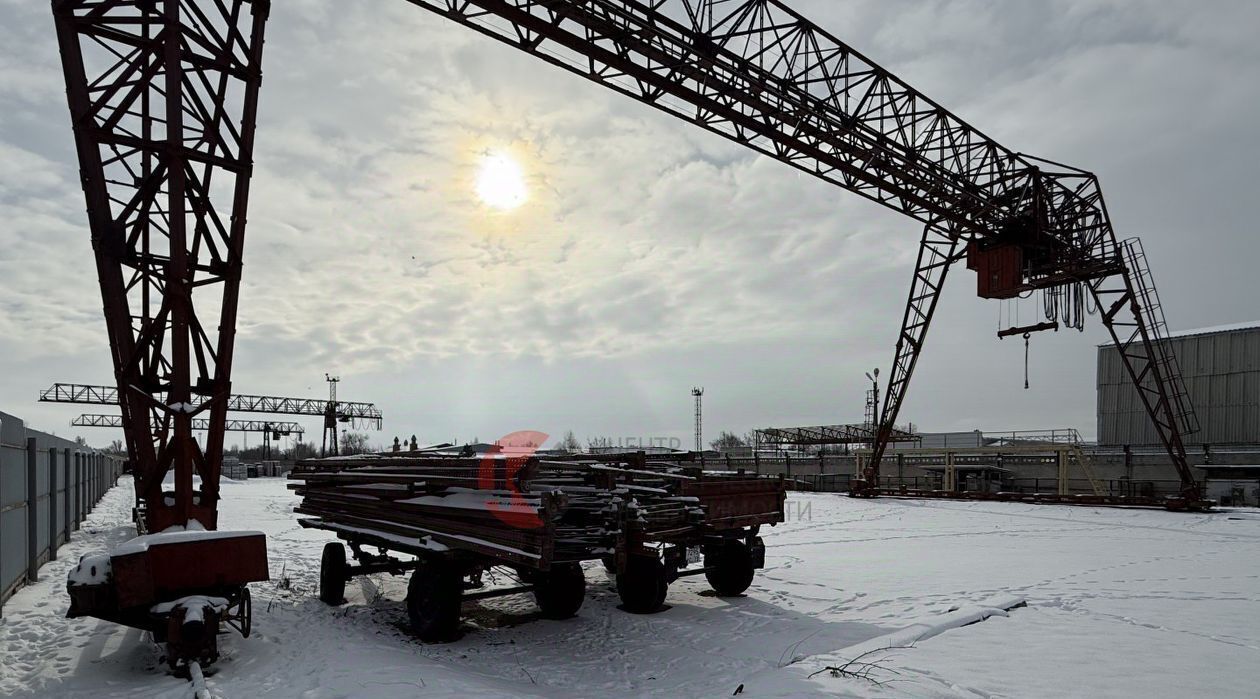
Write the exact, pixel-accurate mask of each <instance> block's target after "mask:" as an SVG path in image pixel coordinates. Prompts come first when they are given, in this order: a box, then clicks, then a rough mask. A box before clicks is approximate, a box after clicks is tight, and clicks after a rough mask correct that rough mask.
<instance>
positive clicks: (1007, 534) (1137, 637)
mask: <svg viewBox="0 0 1260 699" xmlns="http://www.w3.org/2000/svg"><path fill="white" fill-rule="evenodd" d="M130 488H131V484H130V482H129V481H127V480H124V481H123V482H122V483H121V484H120V486H119V487H118V488H115V489H114V490H113V491H111V492H110V493H109V494H107V495H106V497H105V499H104V500H103V501H102V502H101V504H100V505H98V507H97V509H96V511H95V512H94V513H93V515H92V516H91V517H90V518H89V520H88V522H87V525H86V527H85V529H84V530H82V531H80V532H77V533H76V534H75V540H74V542H73V543H71V544H70V545H69V546H67V547H65V548H63V549H62V551H61V554H60V557H59V560H58V561H56V562H54V563H51V564H49V565H47V566H45V567H44V568H43V569H42V570H41V573H40V576H41V577H40V581H39V582H38V583H37V584H35V585H33V586H30V587H28V588H26V589H23V590H21V591H20V592H18V594H17V595H15V596H14V597H13V598H12V599H11V600H10V601H9V602H8V603H7V604H6V605H5V606H4V610H3V614H4V617H3V619H0V653H2V656H0V657H2V658H3V662H0V696H6V697H7V696H57V697H93V698H96V697H120V698H121V697H126V698H128V699H131V698H136V699H140V698H156V697H162V698H169V699H176V698H179V699H183V698H185V697H189V696H191V689H190V685H189V684H188V682H186V681H184V680H180V679H176V678H174V677H171V676H169V675H167V674H166V672H165V665H163V664H161V663H160V662H159V661H160V650H159V649H157V648H156V647H155V646H154V645H153V644H151V643H149V642H148V641H147V640H146V639H145V638H144V637H143V634H141V633H140V632H138V631H134V630H130V629H124V628H121V627H117V626H114V625H112V624H108V623H105V622H99V621H96V620H91V619H74V620H69V619H65V618H64V615H65V610H66V607H67V605H68V600H67V598H66V593H65V583H64V581H65V575H66V572H67V571H68V570H69V569H70V568H72V567H73V566H74V564H75V563H76V562H77V559H78V556H79V555H80V554H82V553H86V552H89V551H91V550H94V549H96V548H99V547H104V546H109V545H115V544H118V543H120V542H121V541H123V540H125V539H126V538H128V537H129V535H130V531H129V527H128V526H127V521H128V518H129V517H130V509H131V505H132V502H131V494H130ZM294 502H295V498H294V496H293V495H292V494H291V493H290V492H289V491H288V490H286V489H285V483H284V481H282V480H280V479H255V480H251V481H248V482H232V481H225V482H224V484H223V501H222V503H221V507H222V509H223V511H222V514H221V522H223V523H224V524H225V525H226V526H232V527H238V528H243V529H244V528H247V529H258V530H262V531H264V532H266V533H267V535H268V537H269V540H268V546H269V554H270V558H271V574H272V578H273V580H272V581H271V582H269V583H258V584H255V585H254V586H253V593H254V610H255V611H254V614H255V618H254V635H253V636H251V637H250V638H249V639H242V638H240V637H238V636H224V637H222V639H221V648H222V650H223V653H224V657H223V658H222V659H221V660H220V662H219V663H217V664H216V665H214V666H213V667H212V668H210V671H209V673H208V676H207V684H208V686H209V688H210V689H211V691H212V692H213V693H214V694H215V695H216V696H221V697H404V696H425V697H429V696H434V697H444V696H449V697H455V696H459V697H508V696H559V697H589V696H601V697H630V696H655V697H721V696H731V695H732V693H733V692H734V691H735V690H736V688H738V687H739V686H740V685H743V687H744V689H743V692H742V693H741V694H740V696H741V697H770V696H773V697H811V696H857V697H1000V696H1009V697H1061V696H1092V697H1106V696H1116V697H1121V696H1124V697H1129V696H1142V697H1156V696H1169V697H1173V696H1176V697H1184V696H1217V697H1229V696H1239V697H1242V696H1255V691H1256V688H1257V687H1260V625H1258V624H1257V623H1256V622H1257V620H1260V564H1258V562H1260V510H1235V511H1233V512H1220V513H1214V514H1208V515H1193V514H1173V513H1167V512H1160V511H1149V510H1118V509H1092V508H1070V507H1061V506H1035V505H1024V504H1011V503H959V502H937V501H922V500H891V499H881V500H852V499H849V498H847V497H842V496H836V495H793V496H792V497H791V499H790V500H789V515H790V516H791V519H792V521H790V522H788V523H786V524H783V525H780V526H779V527H776V528H774V529H772V530H769V531H768V532H767V533H766V543H767V569H766V570H764V571H760V572H759V574H758V577H757V580H756V582H755V583H754V586H753V588H752V589H751V590H750V591H749V593H748V595H747V596H745V597H741V598H736V599H719V598H716V597H713V596H712V595H711V594H709V593H708V588H707V586H706V584H705V582H704V580H703V578H702V577H701V578H694V577H693V578H684V579H682V580H680V581H678V582H676V583H675V584H674V585H672V586H671V588H670V592H669V598H668V604H669V605H670V608H669V609H667V610H666V611H663V612H661V613H659V614H654V615H647V616H636V615H631V614H626V613H624V612H622V611H620V610H618V609H617V608H616V606H617V604H618V600H617V596H616V593H615V592H614V591H613V589H612V585H611V583H610V582H609V580H608V577H607V575H606V574H605V573H604V572H603V570H602V568H601V567H599V566H598V565H596V566H592V567H589V568H588V569H587V581H588V586H589V595H588V599H587V602H586V604H585V606H584V607H583V608H582V611H581V612H580V614H579V616H578V617H577V618H574V619H570V620H566V621H546V620H541V619H538V618H537V617H536V615H535V608H534V606H533V604H532V600H530V599H528V598H525V597H510V598H502V599H498V600H489V601H485V602H482V603H476V604H472V605H469V606H468V607H467V608H466V610H465V614H466V615H467V616H468V617H469V621H468V624H467V625H468V629H467V633H466V634H465V635H464V637H463V638H462V639H461V640H459V641H457V642H455V643H450V644H445V645H423V644H421V643H419V642H417V641H416V640H415V639H413V638H412V637H411V636H410V635H409V634H408V633H407V631H406V614H405V611H404V608H403V605H402V599H403V597H404V596H405V584H406V581H405V580H404V579H403V578H393V577H390V576H388V575H379V576H372V577H371V578H365V579H356V580H355V581H354V582H352V583H351V585H350V586H349V587H348V590H347V597H348V598H349V604H347V605H345V606H343V607H339V608H335V609H334V608H330V607H327V606H325V605H324V604H322V603H321V602H319V601H318V600H317V599H316V598H315V588H316V581H317V575H318V568H319V555H320V548H321V547H322V545H323V543H324V542H325V541H329V540H331V535H329V534H327V533H326V532H319V531H310V530H305V529H301V528H300V527H299V526H298V525H297V523H296V519H295V516H294V515H293V513H292V511H291V510H292V506H293V504H294ZM284 581H287V584H285V582H284ZM1018 600H1025V601H1026V602H1027V606H1026V607H1021V608H1014V609H1012V610H1011V611H1009V612H1008V611H1005V610H1006V608H1007V607H1009V606H1011V605H1013V604H1014V602H1016V601H1018ZM981 619H983V621H980V620H981ZM973 621H975V622H977V623H973V624H970V625H966V624H968V623H969V622H973ZM916 639H917V640H916ZM889 645H893V646H911V647H906V648H899V649H894V650H890V651H880V650H879V649H881V648H887V647H888V646H889ZM866 651H874V652H871V653H870V654H868V655H866V656H863V661H874V662H876V663H877V665H876V666H872V667H868V668H867V670H869V675H870V677H871V679H873V680H876V681H878V682H881V683H883V684H879V685H877V684H875V683H874V682H871V681H868V680H862V679H855V678H852V677H846V676H833V675H832V674H831V673H829V672H827V671H826V670H825V668H826V667H828V666H839V665H843V664H844V663H845V662H846V661H848V660H850V659H852V658H853V657H855V656H857V655H859V654H861V653H864V652H866ZM860 668H861V665H858V664H855V665H850V666H849V669H850V670H854V669H860ZM819 671H821V672H819ZM814 673H818V674H814ZM812 674H813V675H814V676H813V677H810V675H812Z"/></svg>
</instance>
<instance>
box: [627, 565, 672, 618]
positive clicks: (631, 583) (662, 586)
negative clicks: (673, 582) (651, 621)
mask: <svg viewBox="0 0 1260 699" xmlns="http://www.w3.org/2000/svg"><path fill="white" fill-rule="evenodd" d="M668 589H669V581H668V580H667V579H666V578H665V565H664V564H662V563H661V559H659V558H657V557H656V556H630V557H629V559H628V560H627V561H626V571H625V572H624V573H622V574H620V575H618V576H617V594H618V595H619V596H620V597H621V604H622V606H624V607H625V609H626V611H627V612H631V613H634V614H651V613H652V612H655V611H658V610H659V609H660V608H661V605H663V604H665V592H666V591H667V590H668Z"/></svg>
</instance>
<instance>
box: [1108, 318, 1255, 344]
mask: <svg viewBox="0 0 1260 699" xmlns="http://www.w3.org/2000/svg"><path fill="white" fill-rule="evenodd" d="M1240 330H1260V320H1249V321H1245V322H1241V323H1230V324H1227V325H1211V326H1208V327H1205V328H1191V329H1189V330H1172V331H1169V332H1168V334H1167V338H1168V339H1170V340H1175V339H1178V338H1182V337H1193V336H1195V335H1217V334H1220V333H1228V332H1238V331H1240ZM1115 344H1116V343H1114V342H1103V343H1101V344H1099V345H1098V346H1099V347H1112V346H1114V345H1115Z"/></svg>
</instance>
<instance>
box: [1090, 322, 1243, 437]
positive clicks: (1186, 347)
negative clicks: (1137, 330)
mask: <svg viewBox="0 0 1260 699" xmlns="http://www.w3.org/2000/svg"><path fill="white" fill-rule="evenodd" d="M1168 342H1170V343H1171V346H1172V348H1173V352H1174V353H1175V354H1176V355H1177V361H1178V362H1179V363H1180V364H1181V371H1182V376H1183V378H1184V379H1185V382H1186V390H1187V391H1188V392H1189V395H1190V401H1191V403H1193V405H1194V409H1195V412H1196V413H1197V414H1198V416H1199V423H1200V426H1201V428H1200V430H1199V432H1196V433H1195V434H1192V435H1187V436H1186V437H1185V441H1186V443H1187V444H1202V443H1208V444H1256V443H1260V328H1250V329H1247V330H1232V331H1227V332H1219V333H1212V334H1204V335H1190V336H1186V337H1176V338H1173V339H1171V340H1168ZM1098 441H1099V443H1100V444H1131V445H1150V444H1158V443H1159V437H1158V435H1157V434H1156V433H1155V428H1154V426H1153V425H1152V424H1151V421H1150V418H1149V417H1147V415H1146V409H1145V408H1143V407H1142V401H1141V399H1140V398H1139V397H1138V393H1137V389H1135V388H1134V387H1133V385H1132V384H1131V383H1130V381H1129V377H1128V373H1127V372H1126V371H1125V369H1124V364H1123V362H1121V360H1120V353H1119V351H1117V350H1116V348H1115V347H1113V346H1105V347H1099V348H1098Z"/></svg>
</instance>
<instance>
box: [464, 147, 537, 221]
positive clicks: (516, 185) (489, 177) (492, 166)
mask: <svg viewBox="0 0 1260 699" xmlns="http://www.w3.org/2000/svg"><path fill="white" fill-rule="evenodd" d="M476 192H477V197H478V198H479V199H481V201H482V203H484V204H485V205H486V206H490V207H493V208H495V209H502V210H504V211H507V210H510V209H515V208H516V207H518V206H520V205H521V204H524V203H525V200H526V199H528V198H529V191H528V189H527V188H526V186H525V175H524V173H523V172H522V171H521V166H520V165H519V164H518V163H517V162H516V161H515V160H513V159H512V158H511V157H510V156H508V155H506V154H504V153H494V152H487V153H486V154H485V155H483V156H482V158H481V165H480V166H479V168H478V170H477V183H476Z"/></svg>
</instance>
